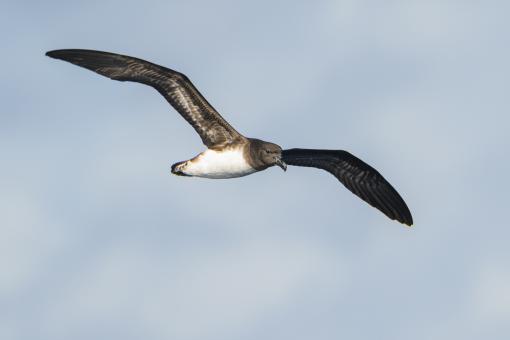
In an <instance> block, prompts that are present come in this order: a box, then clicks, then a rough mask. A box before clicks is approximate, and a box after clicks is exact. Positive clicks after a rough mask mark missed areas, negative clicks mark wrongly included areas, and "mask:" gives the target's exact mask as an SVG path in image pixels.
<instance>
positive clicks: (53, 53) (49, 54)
mask: <svg viewBox="0 0 510 340" xmlns="http://www.w3.org/2000/svg"><path fill="white" fill-rule="evenodd" d="M59 51H62V50H51V51H48V52H46V53H45V54H44V55H45V56H47V57H50V58H54V59H57V58H58V52H59Z"/></svg>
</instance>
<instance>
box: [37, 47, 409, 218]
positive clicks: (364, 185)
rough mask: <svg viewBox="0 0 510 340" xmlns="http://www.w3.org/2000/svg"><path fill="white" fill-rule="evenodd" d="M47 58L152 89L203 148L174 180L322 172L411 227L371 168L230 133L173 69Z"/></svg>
mask: <svg viewBox="0 0 510 340" xmlns="http://www.w3.org/2000/svg"><path fill="white" fill-rule="evenodd" d="M46 55H47V56H48V57H51V58H54V59H60V60H63V61H67V62H69V63H72V64H74V65H77V66H80V67H83V68H86V69H88V70H91V71H93V72H96V73H98V74H100V75H102V76H105V77H108V78H110V79H113V80H118V81H128V82H136V83H141V84H145V85H148V86H151V87H153V88H154V89H156V90H157V91H158V92H159V93H160V94H161V95H162V96H163V97H164V98H165V99H166V100H167V101H168V102H169V103H170V105H171V106H172V107H173V108H174V109H175V110H176V111H177V112H178V113H179V114H180V115H181V116H182V117H183V118H184V119H185V120H186V121H187V122H188V123H189V124H190V125H191V126H192V127H193V128H194V129H195V131H196V132H197V133H198V135H199V136H200V138H201V139H202V142H203V144H204V145H205V146H206V147H207V149H206V150H205V151H203V152H201V153H199V154H198V155H197V156H195V157H193V158H191V159H189V160H185V161H181V162H177V163H175V164H173V165H172V166H171V172H172V173H173V174H175V175H178V176H187V177H203V178H211V179H227V178H235V177H242V176H246V175H250V174H253V173H255V172H258V171H262V170H265V169H267V168H269V167H272V166H278V167H280V168H281V169H282V170H283V171H286V170H287V166H288V165H292V166H301V167H312V168H318V169H322V170H325V171H327V172H329V173H330V174H332V175H333V176H335V177H336V178H337V179H338V180H339V181H340V182H341V183H342V184H343V185H344V186H345V187H346V188H347V189H348V190H350V191H351V192H352V193H353V194H355V195H356V196H358V197H359V198H361V199H362V200H364V201H365V202H367V203H368V204H370V205H371V206H373V207H374V208H376V209H378V210H379V211H381V212H382V213H383V214H385V215H386V216H387V217H388V218H390V219H392V220H396V221H398V222H400V223H402V224H405V225H408V226H411V225H412V224H413V218H412V216H411V212H410V211H409V208H408V207H407V205H406V203H405V202H404V200H403V199H402V197H401V196H400V195H399V193H398V192H397V191H396V190H395V189H394V188H393V187H392V186H391V184H390V183H389V182H388V181H387V180H386V179H385V178H384V177H383V176H382V175H381V174H380V173H379V172H378V171H377V170H375V169H374V168H373V167H371V166H370V165H368V164H367V163H365V162H363V161H362V160H361V159H359V158H357V157H356V156H354V155H352V154H351V153H349V152H347V151H344V150H319V149H303V148H293V149H285V150H284V149H282V147H281V146H279V145H278V144H275V143H271V142H266V141H263V140H260V139H257V138H249V137H245V136H243V135H242V134H240V133H239V132H237V130H236V129H234V128H233V127H232V126H231V125H230V124H229V123H228V122H227V121H226V120H225V119H224V118H223V117H222V116H221V115H220V114H219V113H218V111H216V110H215V109H214V107H213V106H212V105H211V104H209V102H208V101H207V100H206V99H205V98H204V96H202V94H201V93H200V92H199V91H198V89H197V88H196V87H195V86H194V85H193V83H192V82H191V81H190V80H189V78H188V77H187V76H186V75H184V74H183V73H180V72H178V71H174V70H172V69H169V68H166V67H163V66H160V65H157V64H154V63H151V62H148V61H145V60H142V59H139V58H135V57H130V56H127V55H122V54H116V53H110V52H103V51H96V50H86V49H59V50H52V51H48V52H46Z"/></svg>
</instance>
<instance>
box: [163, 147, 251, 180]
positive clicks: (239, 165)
mask: <svg viewBox="0 0 510 340" xmlns="http://www.w3.org/2000/svg"><path fill="white" fill-rule="evenodd" d="M256 171H257V169H255V168H253V167H252V166H251V165H250V164H249V163H248V162H247V160H246V158H245V155H244V147H231V148H225V149H224V150H212V149H207V150H205V151H204V152H202V153H200V154H199V155H198V156H196V157H194V158H192V159H190V160H188V161H185V162H181V163H176V164H174V165H173V166H172V172H173V173H174V174H176V175H184V176H193V177H204V178H211V179H224V178H236V177H242V176H246V175H250V174H252V173H254V172H256Z"/></svg>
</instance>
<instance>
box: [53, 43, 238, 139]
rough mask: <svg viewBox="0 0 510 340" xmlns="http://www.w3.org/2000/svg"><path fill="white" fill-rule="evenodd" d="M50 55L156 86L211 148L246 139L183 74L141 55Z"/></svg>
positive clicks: (65, 52)
mask: <svg viewBox="0 0 510 340" xmlns="http://www.w3.org/2000/svg"><path fill="white" fill-rule="evenodd" d="M46 55H47V56H49V57H52V58H55V59H61V60H65V61H68V62H70V63H73V64H75V65H78V66H81V67H84V68H86V69H89V70H91V71H94V72H96V73H99V74H100V75H103V76H106V77H108V78H111V79H114V80H119V81H133V82H137V83H142V84H145V85H149V86H152V87H153V88H155V89H156V90H158V92H159V93H161V94H162V95H163V96H164V97H165V98H166V100H167V101H168V102H169V103H170V104H171V105H172V106H173V107H174V109H175V110H177V111H178V112H179V113H180V114H181V115H182V116H183V117H184V119H186V120H187V121H188V123H190V124H191V125H192V126H193V128H194V129H195V130H196V131H197V132H198V134H199V135H200V137H201V138H202V142H203V143H204V144H205V145H206V146H207V147H208V148H214V147H215V146H222V145H225V144H229V143H231V142H232V141H235V140H236V139H238V138H243V137H242V136H241V135H240V134H239V133H238V132H237V131H236V130H235V129H234V128H233V127H232V126H230V124H228V123H227V121H226V120H225V119H223V117H221V116H220V114H219V113H218V112H217V111H216V110H215V109H214V108H213V107H212V106H211V104H209V103H208V102H207V100H206V99H205V98H204V97H203V96H202V95H201V94H200V92H199V91H198V90H197V89H196V87H195V86H193V84H192V83H191V81H190V80H189V79H188V77H186V76H185V75H184V74H182V73H179V72H176V71H173V70H171V69H168V68H166V67H163V66H159V65H156V64H152V63H150V62H147V61H145V60H141V59H138V58H133V57H128V56H124V55H120V54H114V53H108V52H101V51H93V50H79V49H70V50H55V51H50V52H47V53H46Z"/></svg>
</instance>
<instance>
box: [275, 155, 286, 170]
mask: <svg viewBox="0 0 510 340" xmlns="http://www.w3.org/2000/svg"><path fill="white" fill-rule="evenodd" d="M275 161H276V165H278V166H279V167H280V168H282V170H283V171H287V164H286V163H285V162H284V161H282V159H281V158H280V157H277V158H276V159H275Z"/></svg>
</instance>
